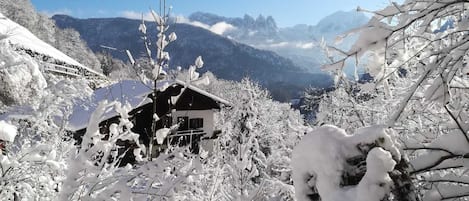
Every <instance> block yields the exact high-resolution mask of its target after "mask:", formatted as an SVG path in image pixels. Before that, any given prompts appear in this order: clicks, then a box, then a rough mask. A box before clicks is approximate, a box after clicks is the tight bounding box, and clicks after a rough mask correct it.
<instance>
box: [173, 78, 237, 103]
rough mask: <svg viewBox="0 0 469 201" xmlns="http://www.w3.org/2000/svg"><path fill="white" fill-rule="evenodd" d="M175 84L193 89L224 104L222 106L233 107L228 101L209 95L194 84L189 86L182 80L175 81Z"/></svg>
mask: <svg viewBox="0 0 469 201" xmlns="http://www.w3.org/2000/svg"><path fill="white" fill-rule="evenodd" d="M175 82H176V83H178V84H180V85H182V86H186V87H187V88H189V89H191V90H193V91H195V92H197V93H200V94H202V95H204V96H207V97H209V98H211V99H213V100H214V101H216V102H219V103H222V104H224V105H231V104H230V102H228V101H227V100H225V99H223V98H220V97H218V96H215V95H213V94H211V93H209V92H207V91H204V90H203V89H200V88H198V87H196V86H194V85H192V84H187V83H186V82H183V81H181V80H175Z"/></svg>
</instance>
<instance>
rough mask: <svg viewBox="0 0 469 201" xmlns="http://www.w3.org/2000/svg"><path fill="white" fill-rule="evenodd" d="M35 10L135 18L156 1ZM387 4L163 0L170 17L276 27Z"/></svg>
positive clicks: (118, 0)
mask: <svg viewBox="0 0 469 201" xmlns="http://www.w3.org/2000/svg"><path fill="white" fill-rule="evenodd" d="M31 1H32V3H33V4H34V6H35V7H36V9H37V10H39V11H41V12H45V13H48V14H49V15H52V14H68V15H71V16H74V17H78V18H92V17H116V16H121V17H125V16H135V15H137V14H138V13H142V12H148V9H149V7H150V6H151V7H153V8H158V5H159V0H31ZM388 2H389V1H388V0H229V1H228V0H167V4H169V5H172V6H173V13H174V14H177V15H183V16H188V15H189V14H191V13H193V12H196V11H204V12H210V13H214V14H218V15H222V16H227V17H242V16H244V14H249V15H252V16H254V17H256V16H258V15H259V14H262V15H265V16H269V15H271V16H273V17H274V19H275V20H276V22H277V24H278V26H280V27H286V26H292V25H295V24H311V25H314V24H316V23H317V22H318V21H319V20H320V19H321V18H322V17H325V16H327V15H329V14H332V13H333V12H335V11H338V10H343V11H349V10H353V9H355V8H357V6H360V7H362V8H365V9H370V10H374V9H378V8H383V7H385V6H386V5H387V4H388Z"/></svg>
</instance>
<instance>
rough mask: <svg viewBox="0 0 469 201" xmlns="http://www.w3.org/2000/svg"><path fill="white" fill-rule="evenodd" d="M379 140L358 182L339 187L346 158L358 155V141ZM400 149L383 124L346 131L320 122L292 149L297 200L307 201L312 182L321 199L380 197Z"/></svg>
mask: <svg viewBox="0 0 469 201" xmlns="http://www.w3.org/2000/svg"><path fill="white" fill-rule="evenodd" d="M376 142H377V143H378V144H379V145H380V146H382V147H383V148H384V149H383V148H379V147H378V148H374V149H372V150H371V151H370V152H369V154H368V156H367V159H366V162H367V167H366V168H367V171H366V174H365V176H364V177H363V179H362V180H361V181H360V183H359V184H358V185H357V186H353V187H348V188H342V187H340V182H341V179H342V173H343V171H344V164H345V162H346V159H347V158H351V157H353V156H358V155H360V154H361V153H360V152H359V150H358V149H357V145H359V144H369V143H376ZM393 157H394V158H395V159H397V160H399V159H400V153H399V150H398V148H397V147H396V146H395V144H394V142H393V141H392V138H391V133H389V132H388V131H387V130H386V129H384V127H379V126H373V127H367V128H362V129H359V130H358V131H357V133H356V134H355V135H348V134H347V133H346V132H345V131H344V130H343V129H340V128H337V127H335V126H331V125H326V126H322V127H320V128H318V129H316V130H313V131H312V132H310V133H308V134H307V135H305V136H304V137H303V139H302V140H301V142H300V143H299V144H298V145H297V146H296V147H295V149H294V150H293V156H292V168H293V182H294V185H295V194H296V197H297V199H298V200H299V201H308V200H309V198H308V195H310V194H313V192H312V188H311V186H313V185H315V187H316V189H317V191H318V193H319V195H320V196H321V199H322V200H323V201H342V200H348V201H380V200H381V199H382V198H383V197H384V196H385V195H386V194H388V193H389V192H390V186H391V184H392V180H391V179H390V177H389V175H388V172H390V171H392V170H393V169H394V166H395V164H396V162H395V161H394V160H393Z"/></svg>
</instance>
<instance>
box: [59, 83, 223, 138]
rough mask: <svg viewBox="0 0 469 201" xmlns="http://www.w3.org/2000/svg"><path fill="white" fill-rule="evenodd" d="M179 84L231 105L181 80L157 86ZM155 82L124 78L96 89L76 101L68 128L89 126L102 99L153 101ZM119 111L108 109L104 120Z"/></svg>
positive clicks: (133, 104) (139, 103) (134, 102)
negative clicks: (148, 82)
mask: <svg viewBox="0 0 469 201" xmlns="http://www.w3.org/2000/svg"><path fill="white" fill-rule="evenodd" d="M174 84H178V85H181V86H185V87H187V88H190V89H192V90H194V91H196V92H197V93H200V94H202V95H204V96H207V97H209V98H211V99H213V100H215V101H217V102H219V103H222V104H225V105H229V102H228V101H226V100H224V99H222V98H219V97H217V96H215V95H213V94H210V93H208V92H206V91H204V90H202V89H200V88H197V87H196V86H194V85H191V84H186V83H185V82H183V81H180V80H167V81H161V82H159V83H158V84H157V88H159V89H162V90H164V89H166V88H167V87H168V86H171V85H174ZM152 87H153V84H144V83H143V82H141V81H138V80H123V81H120V82H118V83H116V84H113V85H110V86H108V87H104V88H101V89H98V90H96V91H95V92H94V93H93V95H92V96H91V97H90V99H87V100H82V101H78V102H77V103H75V106H74V108H73V113H72V115H71V116H70V118H69V122H68V125H67V130H70V131H77V130H80V129H83V128H85V127H86V126H87V124H88V120H89V118H90V116H91V114H92V113H93V111H95V110H96V108H97V107H98V104H99V103H100V102H101V101H108V102H112V101H117V102H120V103H122V104H127V103H128V104H130V107H131V108H132V109H135V108H138V107H140V106H143V105H145V104H147V103H150V102H151V99H150V98H148V94H150V93H151V92H152V90H153V89H152ZM117 115H118V114H117V112H116V111H114V110H109V111H106V113H105V114H104V117H103V118H102V119H103V120H105V119H109V118H112V117H115V116H117Z"/></svg>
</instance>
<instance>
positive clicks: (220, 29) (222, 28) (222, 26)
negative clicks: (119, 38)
mask: <svg viewBox="0 0 469 201" xmlns="http://www.w3.org/2000/svg"><path fill="white" fill-rule="evenodd" d="M121 16H122V17H124V18H129V19H138V20H141V19H142V13H139V12H136V11H131V10H127V11H123V12H121ZM143 19H144V20H147V21H151V20H153V17H152V15H151V12H147V13H143ZM176 23H180V24H189V25H192V26H196V27H200V28H203V29H207V30H209V31H211V32H213V33H215V34H218V35H223V34H224V33H225V32H227V31H230V30H234V29H236V27H235V26H233V25H231V24H228V23H226V22H218V23H216V24H214V25H213V26H210V25H207V24H204V23H202V22H199V21H191V20H189V19H187V18H186V17H184V16H181V15H179V16H176Z"/></svg>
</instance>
